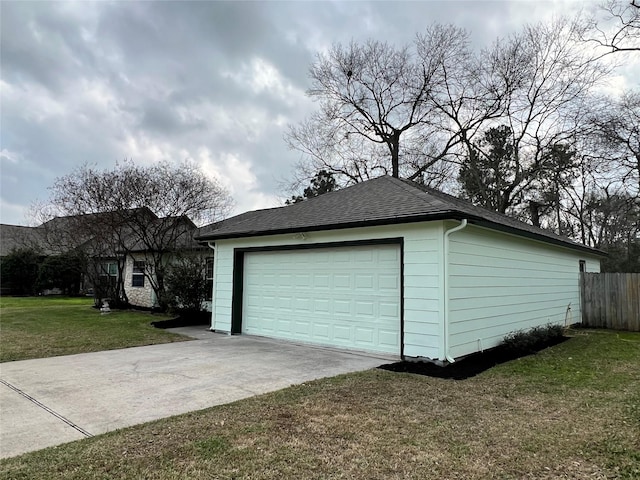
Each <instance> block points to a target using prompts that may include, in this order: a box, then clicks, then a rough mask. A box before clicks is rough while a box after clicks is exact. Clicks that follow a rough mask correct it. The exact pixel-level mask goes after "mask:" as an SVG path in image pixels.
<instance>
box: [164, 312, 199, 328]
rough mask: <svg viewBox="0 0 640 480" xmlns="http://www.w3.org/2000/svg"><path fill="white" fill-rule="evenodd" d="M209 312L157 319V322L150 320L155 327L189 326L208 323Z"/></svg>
mask: <svg viewBox="0 0 640 480" xmlns="http://www.w3.org/2000/svg"><path fill="white" fill-rule="evenodd" d="M210 324H211V313H210V312H203V313H201V314H189V315H185V316H180V317H176V318H171V319H169V320H159V321H157V322H151V325H153V326H154V327H156V328H178V327H191V326H197V325H210Z"/></svg>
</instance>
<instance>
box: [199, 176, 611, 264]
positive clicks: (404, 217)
mask: <svg viewBox="0 0 640 480" xmlns="http://www.w3.org/2000/svg"><path fill="white" fill-rule="evenodd" d="M463 218H466V219H468V221H469V222H470V223H474V224H477V225H482V226H486V227H489V228H493V229H497V230H502V231H507V232H510V233H514V234H517V235H522V236H526V237H531V238H535V239H538V240H542V241H546V242H549V243H554V244H559V245H563V246H566V247H569V248H575V249H579V250H584V251H589V252H591V253H595V254H602V252H600V251H598V250H595V249H593V248H590V247H586V246H584V245H582V244H579V243H576V242H573V241H572V240H570V239H568V238H565V237H561V236H559V235H556V234H554V233H551V232H548V231H546V230H543V229H540V228H537V227H534V226H532V225H529V224H527V223H524V222H520V221H518V220H515V219H513V218H511V217H508V216H506V215H502V214H500V213H497V212H493V211H490V210H487V209H484V208H481V207H476V206H474V205H472V204H471V203H469V202H467V201H465V200H461V199H459V198H456V197H453V196H451V195H447V194H445V193H442V192H440V191H437V190H434V189H431V188H428V187H424V186H422V185H419V184H417V183H414V182H411V181H408V180H400V179H397V178H392V177H389V176H384V177H379V178H375V179H373V180H368V181H366V182H362V183H358V184H356V185H353V186H351V187H347V188H343V189H341V190H337V191H335V192H330V193H326V194H324V195H320V196H318V197H315V198H311V199H309V200H305V201H303V202H300V203H296V204H294V205H287V206H284V207H277V208H269V209H265V210H255V211H252V212H247V213H243V214H241V215H237V216H235V217H231V218H228V219H226V220H223V221H221V222H217V223H213V224H211V225H207V226H205V227H202V228H200V229H199V230H198V231H197V232H196V235H195V238H196V240H199V241H207V240H219V239H229V238H242V237H253V236H262V235H275V234H279V233H295V232H309V231H313V230H332V229H341V228H351V227H361V226H373V225H390V224H398V223H411V222H419V221H427V220H443V219H451V220H461V219H463Z"/></svg>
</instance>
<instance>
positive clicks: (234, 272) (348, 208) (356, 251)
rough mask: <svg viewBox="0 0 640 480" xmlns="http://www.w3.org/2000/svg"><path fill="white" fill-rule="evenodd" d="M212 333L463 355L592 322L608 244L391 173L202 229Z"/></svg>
mask: <svg viewBox="0 0 640 480" xmlns="http://www.w3.org/2000/svg"><path fill="white" fill-rule="evenodd" d="M196 239H197V240H199V241H201V242H207V243H208V244H209V246H210V247H211V248H213V249H214V250H215V260H214V282H213V307H212V323H211V328H212V330H216V331H220V332H226V333H233V334H249V335H260V336H267V337H273V338H281V339H287V340H293V341H297V342H304V343H312V344H317V345H323V346H332V347H337V348H344V349H350V350H356V351H363V352H374V353H383V354H389V355H392V356H400V357H403V358H416V359H429V360H437V361H449V362H452V361H454V360H455V359H456V358H459V357H462V356H464V355H468V354H470V353H473V352H476V351H479V350H483V349H487V348H490V347H493V346H496V345H498V344H499V343H500V342H501V341H502V339H503V338H504V336H505V335H506V334H508V333H510V332H512V331H516V330H523V329H528V328H532V327H535V326H538V325H544V324H547V323H565V322H571V323H574V322H577V321H579V320H580V311H579V308H580V301H579V273H580V271H589V272H597V271H599V269H600V258H601V255H602V254H601V252H599V251H597V250H594V249H591V248H589V247H586V246H584V245H580V244H577V243H574V242H572V241H570V240H568V239H566V238H563V237H559V236H556V235H554V234H551V233H549V232H546V231H544V230H541V229H539V228H535V227H532V226H531V225H528V224H525V223H522V222H518V221H516V220H514V219H511V218H509V217H506V216H504V215H500V214H497V213H495V212H491V211H487V210H485V209H482V208H478V207H474V206H473V205H471V204H469V203H467V202H465V201H462V200H460V199H457V198H455V197H451V196H449V195H446V194H443V193H441V192H438V191H435V190H432V189H428V188H425V187H422V186H420V185H417V184H415V183H413V182H409V181H404V180H399V179H396V178H391V177H380V178H377V179H374V180H370V181H367V182H363V183H360V184H357V185H354V186H352V187H348V188H345V189H342V190H339V191H336V192H332V193H328V194H325V195H322V196H320V197H316V198H312V199H309V200H306V201H304V202H301V203H298V204H294V205H290V206H285V207H280V208H272V209H266V210H258V211H253V212H248V213H245V214H242V215H238V216H236V217H232V218H229V219H227V220H224V221H222V222H219V223H215V224H212V225H209V226H207V227H203V228H202V229H200V230H199V231H198V234H197V236H196Z"/></svg>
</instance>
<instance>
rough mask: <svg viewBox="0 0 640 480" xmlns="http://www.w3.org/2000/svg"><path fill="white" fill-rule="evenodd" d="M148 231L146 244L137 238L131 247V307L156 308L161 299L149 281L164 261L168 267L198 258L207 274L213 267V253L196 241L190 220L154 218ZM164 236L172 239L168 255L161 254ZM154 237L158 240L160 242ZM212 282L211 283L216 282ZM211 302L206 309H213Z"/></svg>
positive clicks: (128, 268)
mask: <svg viewBox="0 0 640 480" xmlns="http://www.w3.org/2000/svg"><path fill="white" fill-rule="evenodd" d="M147 228H148V231H147V232H146V236H147V241H146V242H141V241H140V240H139V239H138V240H137V241H136V242H135V243H132V244H130V245H128V249H129V252H130V255H128V256H127V259H126V264H125V269H124V275H125V280H124V286H125V291H126V294H127V298H128V299H129V303H131V305H135V306H138V307H157V306H158V299H157V297H156V294H155V292H154V289H153V287H152V286H151V282H150V278H152V279H154V280H156V278H157V277H156V272H155V271H154V265H155V264H157V263H159V262H161V263H162V264H163V265H165V266H166V265H168V264H170V263H172V262H174V261H178V260H179V257H187V256H195V257H198V258H200V259H202V261H203V262H205V268H206V270H207V274H208V273H209V272H211V273H212V272H213V269H212V268H210V265H212V264H213V250H211V249H209V248H207V247H206V246H203V245H202V244H201V243H199V242H197V241H195V240H194V239H193V234H194V232H195V231H196V230H197V227H196V225H195V224H194V223H193V222H192V221H191V219H189V218H188V217H165V218H155V219H153V220H151V221H150V222H149V224H148V226H147ZM163 235H168V236H169V237H170V238H171V239H172V242H171V244H172V245H171V252H169V253H167V254H162V253H159V252H161V250H162V249H163V248H166V247H167V245H166V243H165V242H163V241H162V236H163ZM155 238H157V239H158V241H157V243H156V242H155ZM210 280H211V282H212V280H213V279H210ZM210 300H211V299H210V298H207V301H206V302H205V305H203V308H204V309H206V310H210V308H211V304H210Z"/></svg>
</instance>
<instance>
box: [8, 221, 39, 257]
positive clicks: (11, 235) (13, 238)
mask: <svg viewBox="0 0 640 480" xmlns="http://www.w3.org/2000/svg"><path fill="white" fill-rule="evenodd" d="M23 248H29V249H35V250H38V251H40V250H42V231H41V230H40V229H39V228H38V227H25V226H22V225H8V224H6V223H3V224H0V257H5V256H7V255H9V254H10V253H11V252H12V251H14V250H20V249H23ZM42 253H48V252H42Z"/></svg>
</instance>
